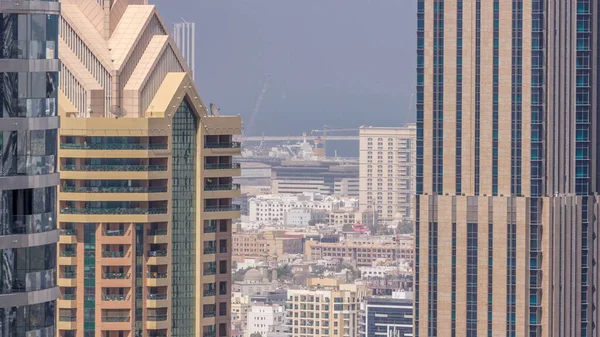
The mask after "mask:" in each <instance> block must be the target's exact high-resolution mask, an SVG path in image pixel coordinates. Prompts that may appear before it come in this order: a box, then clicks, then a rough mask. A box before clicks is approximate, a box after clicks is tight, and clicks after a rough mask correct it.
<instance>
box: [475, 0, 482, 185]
mask: <svg viewBox="0 0 600 337" xmlns="http://www.w3.org/2000/svg"><path fill="white" fill-rule="evenodd" d="M480 83H481V0H476V1H475V195H479V162H480V158H479V155H480V151H479V145H480V144H479V136H480V118H481V88H480Z"/></svg>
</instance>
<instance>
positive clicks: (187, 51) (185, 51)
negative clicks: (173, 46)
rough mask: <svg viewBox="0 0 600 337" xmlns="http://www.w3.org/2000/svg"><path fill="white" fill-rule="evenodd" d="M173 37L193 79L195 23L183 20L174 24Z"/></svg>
mask: <svg viewBox="0 0 600 337" xmlns="http://www.w3.org/2000/svg"><path fill="white" fill-rule="evenodd" d="M173 38H174V39H175V43H177V46H178V47H179V50H180V51H181V54H182V55H183V58H184V59H185V60H186V61H187V63H188V66H189V67H190V71H191V72H192V80H194V76H195V74H196V72H195V70H196V69H195V68H196V23H194V22H187V21H184V22H178V23H176V24H174V25H173Z"/></svg>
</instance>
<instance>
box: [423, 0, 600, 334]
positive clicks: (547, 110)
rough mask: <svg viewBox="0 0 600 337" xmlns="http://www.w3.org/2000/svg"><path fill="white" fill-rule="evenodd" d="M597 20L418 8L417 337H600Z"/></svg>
mask: <svg viewBox="0 0 600 337" xmlns="http://www.w3.org/2000/svg"><path fill="white" fill-rule="evenodd" d="M598 14H599V6H598V2H597V1H593V0H577V1H558V0H531V1H526V0H512V1H504V0H472V1H471V0H469V1H467V0H445V1H444V0H419V1H418V28H417V29H418V30H417V36H418V38H417V41H418V43H417V50H418V51H417V55H418V58H417V63H418V65H417V82H418V83H417V178H416V179H417V182H416V183H417V186H416V188H417V197H416V202H415V215H416V223H415V240H416V247H415V249H416V261H415V292H416V294H415V336H500V335H501V336H598V323H599V318H600V317H599V315H598V309H597V308H598V305H599V303H598V301H599V298H598V296H599V295H600V292H598V291H597V290H596V288H597V287H598V286H599V284H598V283H599V282H600V281H599V279H598V275H599V271H598V266H597V262H598V258H599V256H598V254H599V252H600V250H599V249H598V247H599V246H598V239H597V237H598V229H599V228H598V220H597V214H598V212H599V211H600V205H599V200H598V197H597V194H598V192H600V180H598V179H597V177H598V173H600V165H598V164H599V162H598V159H599V158H600V152H599V151H600V149H599V144H600V137H599V136H598V132H597V130H598V126H600V118H599V114H598V112H599V111H598V101H597V93H598V88H599V87H598V83H597V80H598V76H597V75H598V54H597V50H598V38H599V37H600V35H599V32H598V29H599V26H598Z"/></svg>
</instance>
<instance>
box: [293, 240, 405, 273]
mask: <svg viewBox="0 0 600 337" xmlns="http://www.w3.org/2000/svg"><path fill="white" fill-rule="evenodd" d="M304 254H305V255H306V257H307V258H308V259H309V260H320V259H323V258H337V259H347V260H352V261H354V264H355V265H357V266H365V267H366V266H372V265H373V262H375V261H377V260H386V261H398V260H406V261H409V262H412V260H413V257H414V250H413V242H412V240H411V239H400V240H397V241H392V240H378V239H370V238H369V239H366V240H349V241H344V242H319V241H314V240H306V242H305V244H304Z"/></svg>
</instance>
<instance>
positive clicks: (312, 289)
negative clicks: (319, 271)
mask: <svg viewBox="0 0 600 337" xmlns="http://www.w3.org/2000/svg"><path fill="white" fill-rule="evenodd" d="M307 285H308V287H307V289H291V290H288V301H287V304H286V318H287V327H288V329H287V332H288V336H290V337H300V336H327V337H342V336H351V337H355V336H358V325H359V320H358V311H359V309H360V303H361V302H362V300H363V298H364V297H365V296H366V295H367V288H366V287H365V285H363V284H360V283H359V284H344V283H341V281H340V280H337V279H322V278H320V279H315V278H311V279H308V281H307Z"/></svg>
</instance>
